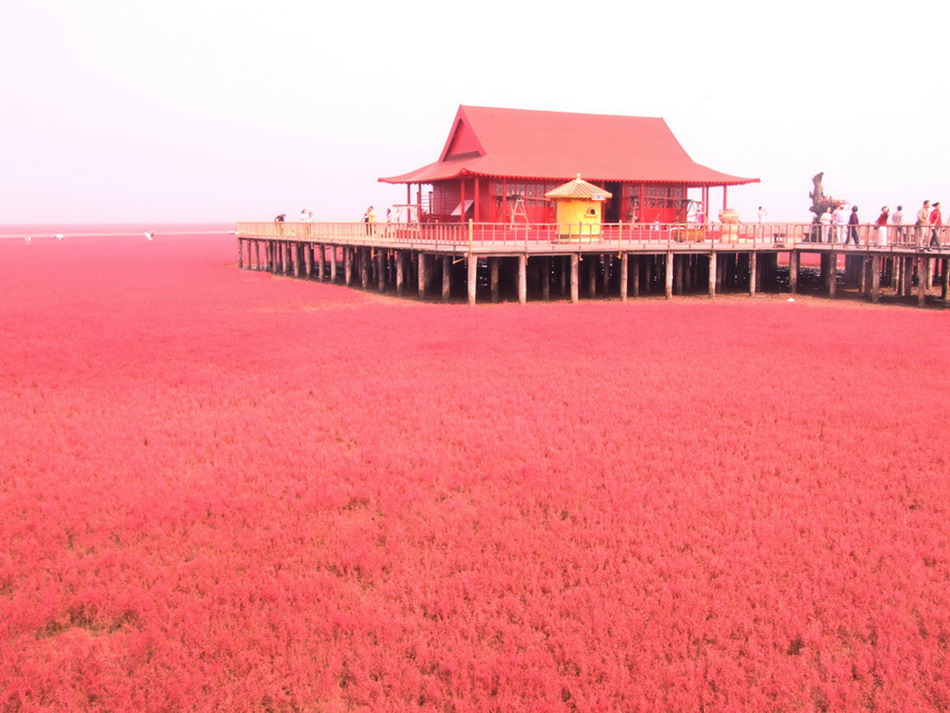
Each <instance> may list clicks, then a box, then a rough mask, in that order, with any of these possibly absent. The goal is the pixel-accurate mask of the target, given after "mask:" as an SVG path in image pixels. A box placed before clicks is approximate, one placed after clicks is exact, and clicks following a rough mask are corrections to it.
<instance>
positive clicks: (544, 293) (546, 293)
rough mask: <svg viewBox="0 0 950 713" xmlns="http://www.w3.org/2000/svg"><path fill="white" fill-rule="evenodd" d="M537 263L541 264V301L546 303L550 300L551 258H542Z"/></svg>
mask: <svg viewBox="0 0 950 713" xmlns="http://www.w3.org/2000/svg"><path fill="white" fill-rule="evenodd" d="M539 262H540V263H541V299H543V300H544V301H546V302H547V301H550V299H551V258H549V257H543V258H541V259H540V260H539Z"/></svg>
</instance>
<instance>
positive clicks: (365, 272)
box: [359, 248, 370, 290]
mask: <svg viewBox="0 0 950 713" xmlns="http://www.w3.org/2000/svg"><path fill="white" fill-rule="evenodd" d="M369 251H370V249H369V248H362V249H361V250H360V252H359V256H360V286H361V287H362V288H363V289H364V290H366V289H369V262H370V261H369Z"/></svg>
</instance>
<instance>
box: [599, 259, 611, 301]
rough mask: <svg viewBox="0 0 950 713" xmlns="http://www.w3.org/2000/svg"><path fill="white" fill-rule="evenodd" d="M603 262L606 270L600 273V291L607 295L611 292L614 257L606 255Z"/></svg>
mask: <svg viewBox="0 0 950 713" xmlns="http://www.w3.org/2000/svg"><path fill="white" fill-rule="evenodd" d="M601 262H602V263H603V266H604V271H603V272H602V273H601V274H600V291H601V293H603V294H605V295H606V294H609V293H610V268H611V267H612V264H613V258H612V257H611V256H610V255H604V256H603V259H602V260H601Z"/></svg>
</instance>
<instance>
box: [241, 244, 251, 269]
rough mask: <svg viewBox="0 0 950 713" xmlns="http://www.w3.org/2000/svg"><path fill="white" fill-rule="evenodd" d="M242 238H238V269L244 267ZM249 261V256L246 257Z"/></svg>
mask: <svg viewBox="0 0 950 713" xmlns="http://www.w3.org/2000/svg"><path fill="white" fill-rule="evenodd" d="M244 242H245V241H244V238H238V269H239V270H243V269H244ZM248 262H250V258H248Z"/></svg>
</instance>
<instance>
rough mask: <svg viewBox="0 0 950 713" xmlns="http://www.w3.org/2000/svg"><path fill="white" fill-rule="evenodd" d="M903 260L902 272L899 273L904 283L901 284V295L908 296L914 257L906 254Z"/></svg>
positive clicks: (912, 276)
mask: <svg viewBox="0 0 950 713" xmlns="http://www.w3.org/2000/svg"><path fill="white" fill-rule="evenodd" d="M903 262H904V272H903V274H902V275H901V279H902V280H903V283H904V284H903V285H902V286H901V296H902V297H910V294H911V288H912V286H913V280H914V258H913V257H912V256H907V257H905V258H903Z"/></svg>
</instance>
